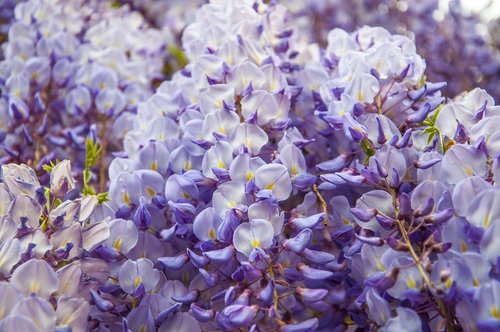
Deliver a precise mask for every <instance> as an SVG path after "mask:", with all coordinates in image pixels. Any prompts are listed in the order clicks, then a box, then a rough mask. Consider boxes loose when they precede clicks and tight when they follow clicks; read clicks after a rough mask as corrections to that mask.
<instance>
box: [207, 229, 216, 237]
mask: <svg viewBox="0 0 500 332" xmlns="http://www.w3.org/2000/svg"><path fill="white" fill-rule="evenodd" d="M208 238H209V239H210V240H215V238H216V235H215V228H213V227H210V229H209V230H208Z"/></svg>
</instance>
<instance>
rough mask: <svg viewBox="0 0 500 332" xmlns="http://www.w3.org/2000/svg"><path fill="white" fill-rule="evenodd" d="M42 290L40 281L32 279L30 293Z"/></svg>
mask: <svg viewBox="0 0 500 332" xmlns="http://www.w3.org/2000/svg"><path fill="white" fill-rule="evenodd" d="M39 290H40V283H39V282H38V281H32V282H31V285H30V293H38V291H39Z"/></svg>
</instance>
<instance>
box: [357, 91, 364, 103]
mask: <svg viewBox="0 0 500 332" xmlns="http://www.w3.org/2000/svg"><path fill="white" fill-rule="evenodd" d="M358 100H359V101H360V102H364V101H365V95H364V94H363V92H362V91H359V92H358Z"/></svg>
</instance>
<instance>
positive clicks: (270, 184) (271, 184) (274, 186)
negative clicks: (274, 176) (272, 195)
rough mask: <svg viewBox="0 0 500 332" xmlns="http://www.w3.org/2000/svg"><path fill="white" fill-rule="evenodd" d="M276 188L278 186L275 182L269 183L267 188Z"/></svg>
mask: <svg viewBox="0 0 500 332" xmlns="http://www.w3.org/2000/svg"><path fill="white" fill-rule="evenodd" d="M274 188H276V184H275V183H274V182H272V183H269V184H268V185H267V186H266V187H265V189H269V190H274Z"/></svg>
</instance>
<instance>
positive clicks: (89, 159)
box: [82, 137, 102, 195]
mask: <svg viewBox="0 0 500 332" xmlns="http://www.w3.org/2000/svg"><path fill="white" fill-rule="evenodd" d="M101 151H102V146H101V147H100V146H99V144H98V143H97V142H94V141H93V140H92V139H91V138H90V137H88V138H87V140H86V141H85V168H84V170H83V190H82V193H83V194H84V195H94V194H95V189H94V188H92V187H91V186H89V183H90V181H91V180H92V171H91V170H90V168H91V167H92V166H94V165H95V164H96V162H97V160H98V159H99V155H100V153H101Z"/></svg>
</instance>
